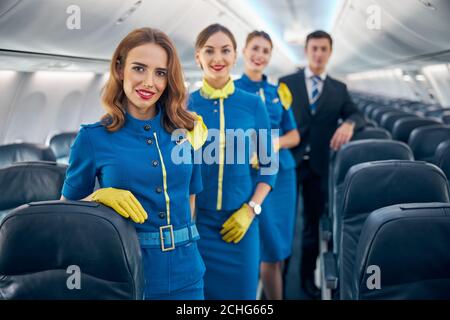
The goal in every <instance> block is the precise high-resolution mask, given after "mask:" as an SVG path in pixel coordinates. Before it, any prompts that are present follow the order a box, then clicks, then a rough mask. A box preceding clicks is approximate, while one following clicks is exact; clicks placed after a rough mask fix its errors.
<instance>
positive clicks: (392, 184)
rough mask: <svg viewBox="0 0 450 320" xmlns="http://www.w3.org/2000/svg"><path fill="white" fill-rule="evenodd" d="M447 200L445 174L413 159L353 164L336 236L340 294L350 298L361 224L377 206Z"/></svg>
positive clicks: (446, 201)
mask: <svg viewBox="0 0 450 320" xmlns="http://www.w3.org/2000/svg"><path fill="white" fill-rule="evenodd" d="M417 202H445V203H448V202H449V190H448V185H447V180H446V178H445V175H444V173H443V172H442V170H441V169H439V168H438V167H437V166H435V165H433V164H430V163H426V162H416V161H402V160H387V161H376V162H368V163H362V164H358V165H355V166H353V167H352V168H351V169H350V170H349V172H348V174H347V175H346V177H345V182H344V194H343V199H342V210H341V216H342V222H341V225H340V226H339V227H340V228H341V237H340V239H339V257H338V263H339V268H340V269H339V273H340V281H341V282H340V294H341V298H342V299H350V298H351V292H352V290H351V288H352V286H351V284H352V279H353V276H354V267H355V265H354V262H355V254H356V249H357V244H358V241H359V237H360V234H361V229H362V227H363V224H364V222H365V220H366V219H367V217H368V216H369V214H370V213H371V212H372V211H375V210H377V209H380V208H383V207H386V206H390V205H394V204H402V203H417Z"/></svg>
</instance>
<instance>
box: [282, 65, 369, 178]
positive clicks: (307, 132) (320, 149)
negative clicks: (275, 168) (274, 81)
mask: <svg viewBox="0 0 450 320" xmlns="http://www.w3.org/2000/svg"><path fill="white" fill-rule="evenodd" d="M279 81H280V83H281V82H284V83H285V84H286V85H287V86H288V87H289V90H290V91H291V93H292V99H293V100H292V110H293V112H294V117H295V121H296V122H297V127H298V129H299V131H300V135H301V142H300V144H299V145H298V146H297V147H295V148H293V149H291V150H292V153H293V155H294V158H295V161H296V163H297V166H298V165H299V164H300V162H301V161H302V159H303V155H304V154H305V149H306V146H307V145H308V144H309V146H310V152H309V157H310V167H311V170H313V171H314V172H315V173H316V174H318V175H320V176H322V177H327V175H328V159H329V152H330V141H331V138H332V137H333V134H334V132H335V131H336V129H337V127H338V124H339V120H340V119H342V120H344V121H345V120H352V121H354V122H355V131H357V130H359V129H360V128H362V127H364V125H365V120H364V116H363V115H362V113H361V112H360V111H359V110H358V109H357V108H356V106H355V104H354V103H353V102H352V100H351V98H350V95H349V93H348V90H347V86H346V85H345V84H344V83H342V82H340V81H338V80H336V79H333V78H331V77H330V76H327V77H326V79H325V82H324V85H323V89H322V93H321V95H320V97H319V100H318V101H317V109H316V113H315V114H314V115H312V114H311V112H310V109H309V99H308V93H307V89H306V83H305V73H304V69H300V70H299V71H298V72H296V73H294V74H291V75H287V76H284V77H282V78H280V80H279Z"/></svg>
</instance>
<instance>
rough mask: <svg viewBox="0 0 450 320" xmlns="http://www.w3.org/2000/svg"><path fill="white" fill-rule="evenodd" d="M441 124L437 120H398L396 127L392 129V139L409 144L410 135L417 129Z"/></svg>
mask: <svg viewBox="0 0 450 320" xmlns="http://www.w3.org/2000/svg"><path fill="white" fill-rule="evenodd" d="M435 124H439V122H436V121H435V120H430V119H423V118H418V119H412V118H406V119H400V120H397V121H396V122H395V124H394V127H393V128H392V138H393V139H395V140H399V141H403V142H406V143H407V142H408V140H409V135H410V134H411V132H412V131H413V130H414V129H415V128H419V127H424V126H430V125H435Z"/></svg>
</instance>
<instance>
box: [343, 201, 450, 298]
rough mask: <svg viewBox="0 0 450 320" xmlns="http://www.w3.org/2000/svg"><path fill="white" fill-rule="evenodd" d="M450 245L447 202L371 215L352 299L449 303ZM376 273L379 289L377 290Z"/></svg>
mask: <svg viewBox="0 0 450 320" xmlns="http://www.w3.org/2000/svg"><path fill="white" fill-rule="evenodd" d="M448 243H450V204H448V203H421V204H400V205H394V206H389V207H385V208H383V209H380V210H377V211H375V212H372V213H371V214H370V215H369V217H368V218H367V220H366V222H365V223H364V227H363V228H362V231H361V237H360V238H359V241H358V248H357V251H356V255H355V267H354V269H353V270H354V272H353V274H352V275H351V276H352V283H353V285H352V287H351V292H350V296H349V298H351V299H383V300H387V299H395V300H405V299H413V300H416V299H450V254H449V253H448ZM374 266H376V267H375V268H378V270H375V269H374ZM376 272H379V274H378V275H379V279H378V280H381V281H380V283H381V285H380V286H379V287H378V288H376V287H374V286H373V285H374V284H376V281H377V280H374V279H375V277H374V276H376V275H375V273H376ZM369 277H371V278H369ZM367 283H369V284H370V285H371V286H370V287H369V286H368V285H367Z"/></svg>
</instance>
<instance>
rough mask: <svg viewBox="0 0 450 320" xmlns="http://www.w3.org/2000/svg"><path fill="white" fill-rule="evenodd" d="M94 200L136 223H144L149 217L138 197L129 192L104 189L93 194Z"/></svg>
mask: <svg viewBox="0 0 450 320" xmlns="http://www.w3.org/2000/svg"><path fill="white" fill-rule="evenodd" d="M92 200H93V201H95V202H100V203H102V204H104V205H105V206H108V207H110V208H112V209H114V210H115V211H116V212H117V213H118V214H120V215H121V216H122V217H124V218H129V217H131V219H133V221H134V222H136V223H144V221H145V220H147V218H148V215H147V212H145V210H144V208H143V207H142V205H141V204H140V203H139V201H138V200H137V199H136V197H135V196H134V195H133V194H132V193H131V192H130V191H128V190H122V189H115V188H103V189H98V190H97V191H95V192H94V193H93V194H92Z"/></svg>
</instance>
